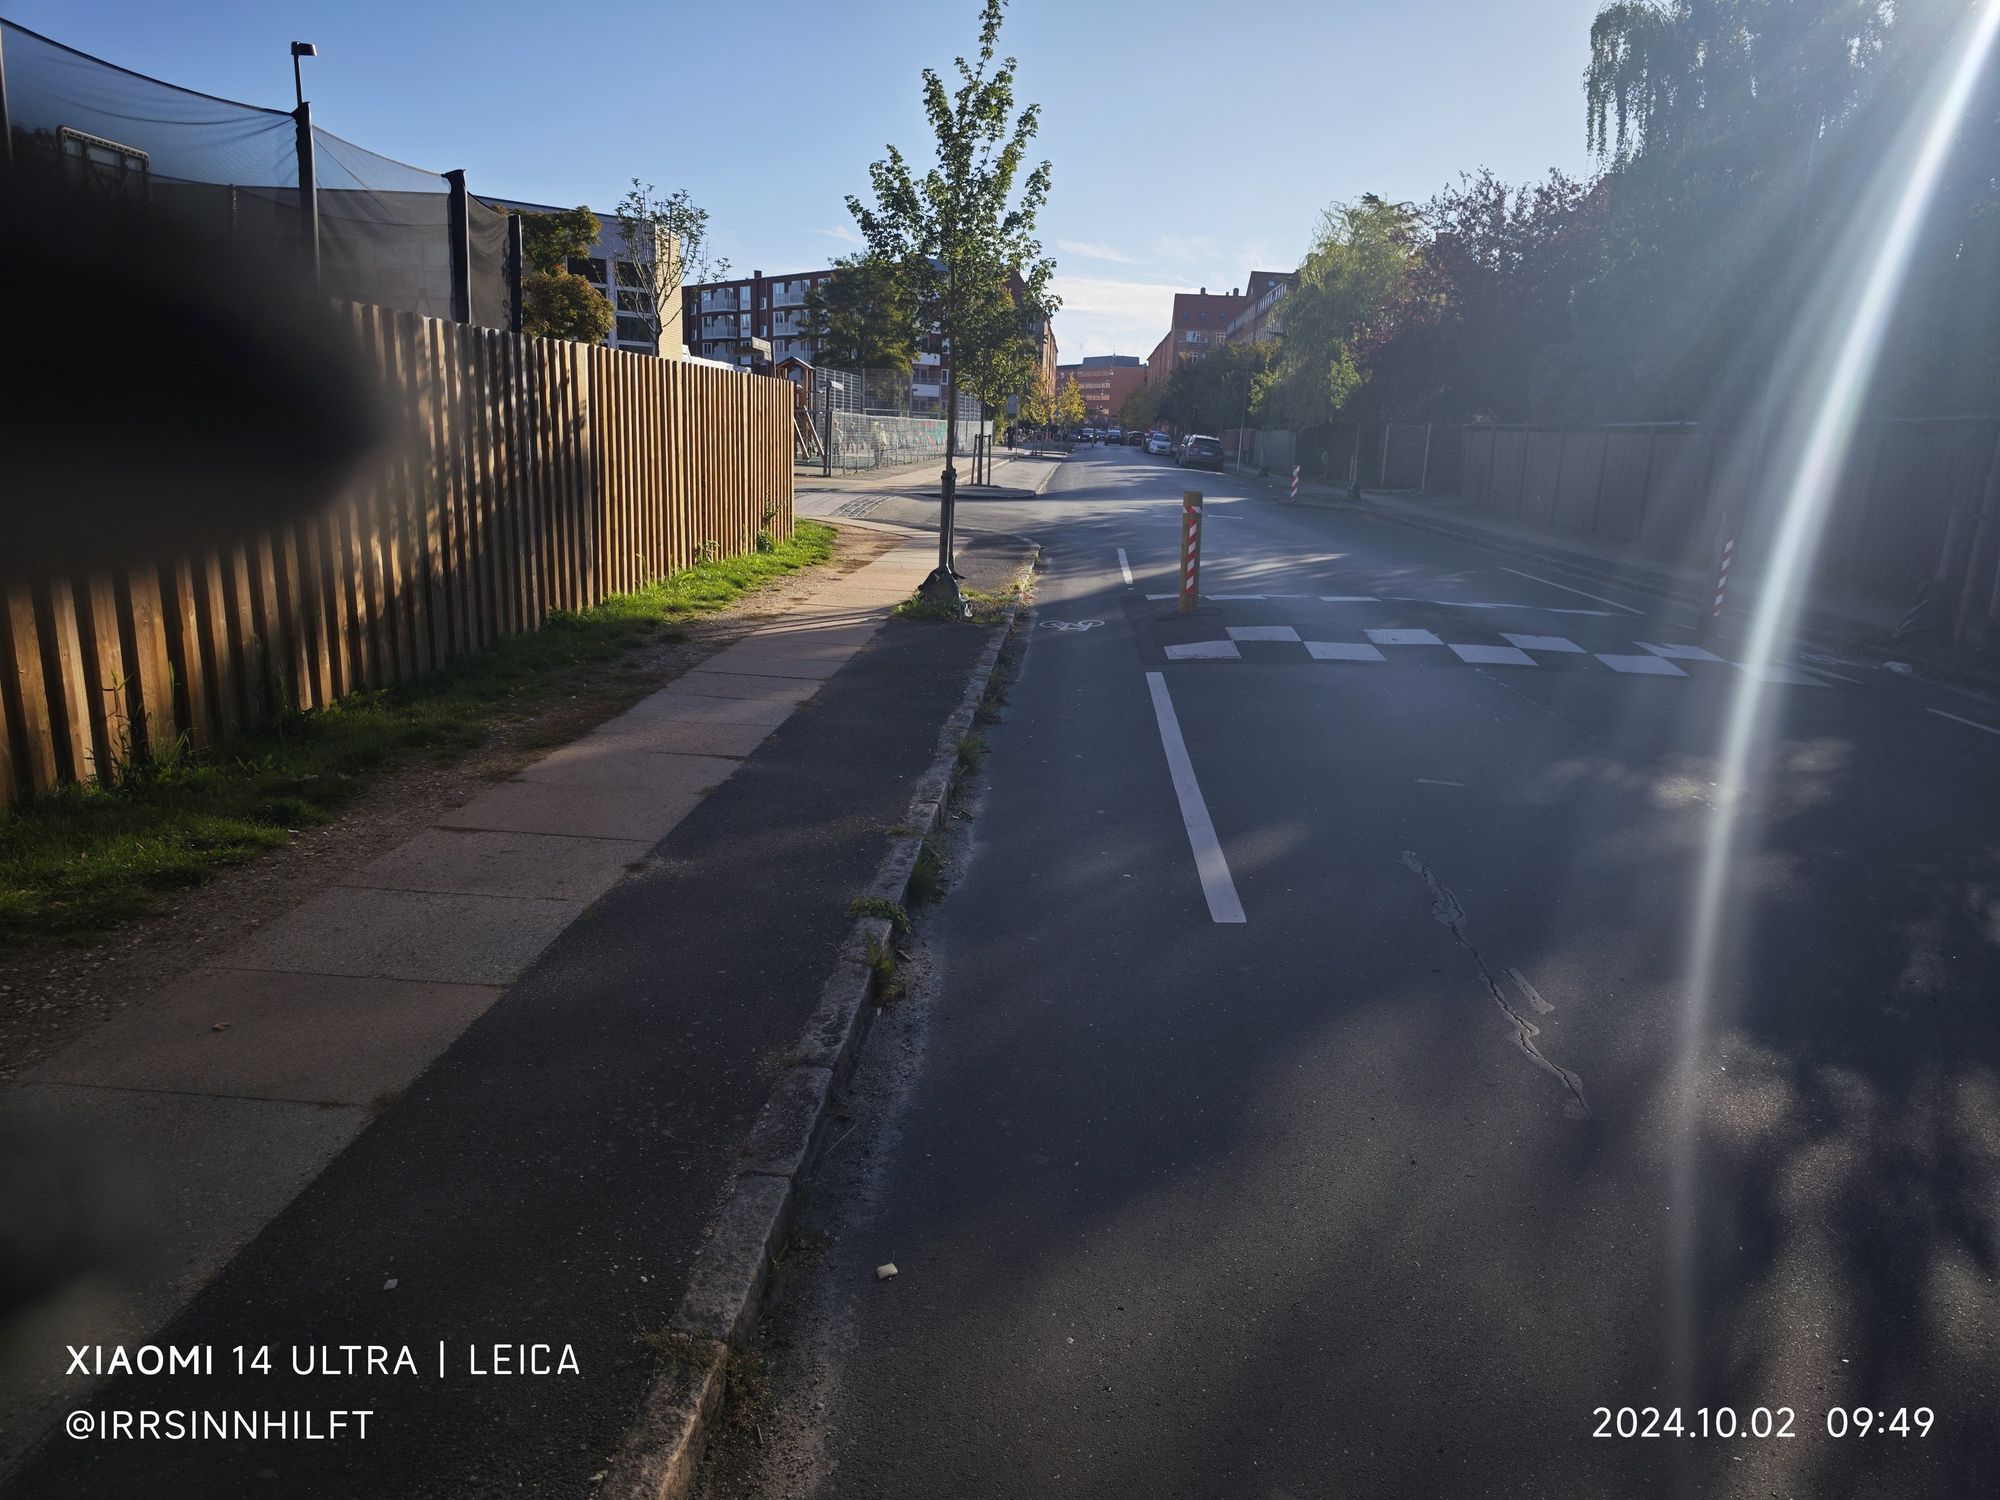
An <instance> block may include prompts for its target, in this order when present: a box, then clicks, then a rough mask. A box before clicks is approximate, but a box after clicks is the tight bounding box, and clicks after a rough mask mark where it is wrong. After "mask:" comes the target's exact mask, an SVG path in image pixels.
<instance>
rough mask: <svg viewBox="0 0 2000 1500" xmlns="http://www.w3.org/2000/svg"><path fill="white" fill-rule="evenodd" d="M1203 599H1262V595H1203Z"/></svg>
mask: <svg viewBox="0 0 2000 1500" xmlns="http://www.w3.org/2000/svg"><path fill="white" fill-rule="evenodd" d="M1201 597H1202V598H1204V599H1262V598H1263V597H1264V596H1263V595H1262V594H1203V595H1202V596H1201Z"/></svg>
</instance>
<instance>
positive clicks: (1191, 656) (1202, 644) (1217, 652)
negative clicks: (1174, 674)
mask: <svg viewBox="0 0 2000 1500" xmlns="http://www.w3.org/2000/svg"><path fill="white" fill-rule="evenodd" d="M1167 660H1168V661H1241V660H1243V653H1242V652H1241V651H1238V650H1237V649H1236V642H1234V641H1189V642H1188V643H1187V644H1186V645H1184V646H1169V647H1167Z"/></svg>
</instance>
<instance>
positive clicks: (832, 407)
mask: <svg viewBox="0 0 2000 1500" xmlns="http://www.w3.org/2000/svg"><path fill="white" fill-rule="evenodd" d="M922 385H923V382H921V381H917V380H914V379H912V377H911V376H910V375H906V374H903V373H902V372H900V371H897V370H839V369H831V368H815V369H814V370H813V372H812V386H811V393H810V398H809V405H808V406H807V408H806V412H805V415H806V419H807V421H808V423H809V424H810V425H811V427H812V430H813V431H814V432H815V433H816V434H818V438H819V443H820V445H821V451H820V452H819V453H817V454H815V455H813V457H812V459H811V461H812V462H817V463H819V464H821V465H822V467H824V468H827V469H833V470H839V471H842V472H847V473H852V472H856V471H859V470H863V469H886V468H893V467H895V466H896V465H898V464H913V463H922V462H924V461H925V460H927V459H942V458H943V457H944V452H945V441H946V430H947V429H946V423H945V413H944V401H943V398H942V397H937V396H931V395H928V394H927V393H926V392H925V391H924V390H923V389H922ZM799 396H800V399H801V400H807V399H808V398H807V394H806V390H805V388H804V387H803V386H801V387H799ZM992 431H993V429H992V427H991V425H990V424H988V423H987V422H986V421H985V420H984V419H983V416H982V413H981V408H980V403H979V401H978V400H977V399H976V398H974V397H972V396H968V395H964V394H962V393H961V394H960V396H959V398H958V448H957V452H958V453H959V454H960V455H961V456H963V455H967V454H970V453H971V452H972V451H973V442H974V439H975V438H977V437H979V436H981V435H984V436H987V437H989V438H990V437H991V436H992Z"/></svg>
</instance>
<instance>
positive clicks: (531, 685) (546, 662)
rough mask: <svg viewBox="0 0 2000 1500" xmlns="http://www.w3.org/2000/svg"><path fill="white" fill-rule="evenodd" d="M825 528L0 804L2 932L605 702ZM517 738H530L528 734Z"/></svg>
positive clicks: (122, 895)
mask: <svg viewBox="0 0 2000 1500" xmlns="http://www.w3.org/2000/svg"><path fill="white" fill-rule="evenodd" d="M834 538H835V532H834V531H833V529H832V528H831V527H828V526H822V525H819V524H817V523H816V522H812V521H800V522H799V523H798V525H797V527H796V529H795V531H794V532H793V535H792V538H791V540H790V541H788V542H781V543H777V544H776V545H774V546H773V547H772V549H771V550H769V551H760V552H753V553H748V554H746V555H744V556H742V557H732V558H726V559H722V560H718V561H713V562H702V563H697V564H696V565H695V566H693V567H691V568H687V569H684V570H683V571H681V572H679V573H676V574H673V575H672V576H671V577H668V578H663V579H661V580H660V581H659V582H657V583H654V584H652V585H650V586H648V587H646V588H644V589H641V590H639V591H638V592H636V593H631V594H620V595H616V596H614V597H612V598H610V599H607V600H605V601H604V602H603V603H602V604H600V605H598V606H597V607H596V608H594V609H589V610H585V611H582V612H581V613H578V614H557V615H552V616H551V617H550V619H549V622H548V624H547V625H545V626H544V627H543V628H542V629H540V630H537V631H532V632H529V633H528V634H525V635H517V636H512V637H509V638H508V639H506V640H503V641H500V642H497V643H496V644H494V645H493V646H490V647H488V648H487V649H486V650H484V651H481V652H479V653H477V654H475V655H472V656H468V657H466V658H464V659H463V660H461V661H456V662H453V663H452V664H451V665H450V666H448V667H445V668H443V669H442V670H440V671H437V672H433V673H430V674H428V675H427V676H424V677H422V678H418V679H416V680H414V681H411V682H408V683H403V684H400V685H399V686H397V687H394V688H389V689H385V690H384V691H381V692H376V693H358V694H356V695H354V696H353V697H350V698H347V699H345V700H343V701H342V702H340V703H338V704H335V705H334V706H333V707H331V708H328V709H324V710H321V711H318V712H314V713H303V714H293V715H289V716H288V717H286V718H285V719H284V720H283V721H281V722H280V723H279V724H277V725H276V726H275V727H273V728H271V729H268V730H264V731H261V732H259V733H257V734H254V735H250V736H246V737H244V738H242V739H239V740H236V741H234V742H232V743H230V744H228V745H224V746H219V747H217V748H215V749H212V750H208V751H204V752H201V753H199V754H178V755H174V756H170V757H167V758H165V759H163V760H161V761H159V762H157V763H154V764H151V765H145V766H137V767H134V768H133V769H132V773H131V775H130V776H129V777H128V778H127V779H126V780H125V781H124V782H123V783H122V784H121V785H119V786H117V787H115V788H110V789H105V788H98V787H80V786H79V787H67V788H64V789H63V790H62V791H60V792H57V793H55V794H53V795H50V796H46V797H40V798H37V799H35V800H34V801H31V802H28V803H25V804H23V805H22V806H20V807H18V808H16V809H14V810H13V811H11V812H0V944H21V943H28V942H69V943H76V942H88V941H91V940H93V939H95V938H96V937H98V936H99V935H101V934H102V933H103V931H104V930H105V929H106V928H107V927H109V926H110V925H112V924H113V923H115V922H117V921H119V920H121V919H123V918H126V917H131V916H135V915H138V914H140V913H142V912H144V911H145V910H146V908H147V906H148V904H149V903H150V901H151V900H152V898H153V897H154V896H155V895H157V894H158V893H160V892H162V891H168V890H174V889H178V888H180V887H184V886H190V885H195V884H198V883H200V882H201V881H203V880H205V879H207V878H208V877H209V876H210V875H212V874H214V873H215V872H216V871H217V870H219V869H221V868H223V867H225V866H228V865H234V864H241V863H242V862H244V861H245V860H249V859H254V858H255V857H256V856H257V855H259V854H260V853H262V852H263V851H264V850H266V849H272V848H276V847H279V846H281V845H283V844H285V843H286V842H287V841H288V839H289V836H290V835H291V834H292V833H295V832H296V831H298V830H299V829H301V828H305V827H310V826H312V825H315V824H321V823H327V822H330V821H331V820H332V819H333V817H334V816H335V814H336V813H337V812H338V811H339V809H340V808H341V807H342V806H343V805H344V804H345V803H346V802H347V801H348V800H349V799H351V798H352V797H353V796H354V795H355V794H356V793H357V792H359V791H361V790H362V789H363V787H365V786H366V785H367V783H368V780H369V778H370V777H371V776H372V775H373V774H375V773H376V772H379V771H382V770H384V769H386V768H388V767H391V766H394V765H396V764H398V763H401V762H404V761H407V760H410V759H413V758H417V757H428V758H430V759H432V760H435V761H440V762H442V761H451V760H455V759H457V758H458V757H459V756H461V755H463V754H465V753H466V752H467V751H469V750H471V749H473V748H474V747H476V746H477V745H479V744H480V743H481V742H482V741H483V740H484V739H485V738H486V736H487V735H488V734H489V733H490V732H491V731H492V730H493V728H494V726H495V725H496V724H497V723H499V722H500V721H502V720H503V719H510V718H519V717H521V716H523V715H527V714H532V713H535V712H537V711H538V710H541V709H543V708H546V707H548V706H550V705H552V704H555V703H558V702H560V703H561V704H562V705H563V706H564V707H565V708H573V707H578V706H587V704H588V702H589V701H590V700H602V703H603V706H604V708H605V710H606V712H607V713H608V712H610V711H612V710H614V709H615V708H616V707H617V706H618V704H619V703H621V702H622V701H627V700H629V699H630V698H631V697H633V696H634V695H635V691H636V687H637V684H636V683H635V682H634V677H635V675H636V674H637V673H638V672H639V671H640V670H641V669H640V668H639V666H638V665H637V664H635V663H634V662H633V661H632V660H631V657H632V654H633V652H634V651H635V650H637V649H639V648H641V647H645V646H650V645H656V644H659V643H660V642H662V641H667V640H672V639H673V638H674V637H675V635H676V633H677V632H676V630H675V626H676V625H678V624H679V623H681V622H683V621H686V620H689V619H692V618H694V617H695V616H697V615H702V614H706V613H709V612H711V611H713V610H718V609H722V608H724V607H725V606H727V605H729V604H732V603H734V602H735V601H736V600H738V599H740V598H742V597H743V596H744V595H745V594H747V593H749V592H751V591H753V590H754V589H756V588H757V587H759V586H760V585H762V584H764V583H766V582H768V581H770V580H771V579H774V578H776V577H779V576H780V575H782V574H785V573H792V572H796V571H797V570H798V569H800V568H805V567H810V566H813V565H814V564H817V563H823V562H825V561H826V560H827V559H828V558H829V557H831V556H832V554H833V545H834ZM572 700H575V701H574V702H573V701H572ZM565 722H566V723H568V724H570V725H572V726H573V724H574V722H575V720H574V718H573V717H571V716H569V715H565ZM567 732H569V731H565V733H563V734H558V735H556V736H555V739H556V740H560V739H561V738H564V737H566V734H567ZM523 743H524V744H526V745H528V746H530V747H532V746H533V745H534V744H535V743H536V742H535V740H534V737H533V735H532V734H529V735H527V736H525V737H524V740H523Z"/></svg>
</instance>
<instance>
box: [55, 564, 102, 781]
mask: <svg viewBox="0 0 2000 1500" xmlns="http://www.w3.org/2000/svg"><path fill="white" fill-rule="evenodd" d="M42 602H43V604H44V606H45V608H44V611H43V614H42V619H43V621H44V622H45V629H44V632H43V637H42V642H43V652H42V661H43V667H44V671H45V673H46V674H47V682H46V691H48V692H49V694H50V695H51V697H52V699H58V700H59V701H60V705H61V709H60V716H59V717H58V718H56V720H55V722H56V725H57V734H56V752H57V754H56V759H57V762H58V770H59V771H61V773H62V776H63V778H64V779H65V780H68V781H90V780H93V779H94V778H95V777H96V775H97V746H96V742H95V740H94V739H93V738H92V735H91V732H90V708H91V703H90V698H91V694H90V683H89V678H88V677H87V675H86V673H85V671H84V655H83V629H82V622H81V621H80V619H79V617H78V610H77V599H76V590H75V587H74V585H72V584H71V582H70V581H69V580H68V579H67V578H54V579H51V580H50V581H49V584H48V588H47V590H46V596H45V598H44V599H43V601H42Z"/></svg>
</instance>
